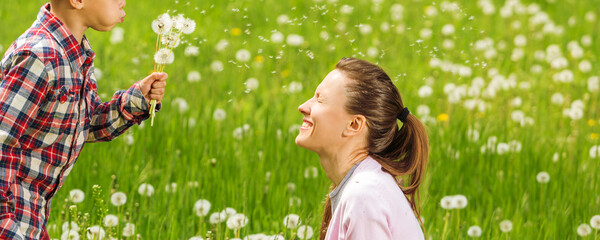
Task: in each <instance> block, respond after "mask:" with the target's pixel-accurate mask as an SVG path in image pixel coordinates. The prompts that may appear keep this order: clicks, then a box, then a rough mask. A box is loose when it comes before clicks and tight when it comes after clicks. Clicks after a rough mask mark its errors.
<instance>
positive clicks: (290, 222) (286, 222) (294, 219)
mask: <svg viewBox="0 0 600 240" xmlns="http://www.w3.org/2000/svg"><path fill="white" fill-rule="evenodd" d="M299 224H300V216H298V215H296V214H289V215H287V216H285V217H284V218H283V226H285V227H287V228H289V229H295V228H297V227H298V225H299Z"/></svg>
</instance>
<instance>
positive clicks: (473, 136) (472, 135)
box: [467, 128, 479, 142]
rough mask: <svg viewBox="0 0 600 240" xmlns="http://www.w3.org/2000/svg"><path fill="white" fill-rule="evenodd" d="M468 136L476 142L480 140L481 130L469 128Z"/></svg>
mask: <svg viewBox="0 0 600 240" xmlns="http://www.w3.org/2000/svg"><path fill="white" fill-rule="evenodd" d="M467 137H468V139H469V141H472V142H476V141H479V131H477V129H472V128H469V129H468V130H467Z"/></svg>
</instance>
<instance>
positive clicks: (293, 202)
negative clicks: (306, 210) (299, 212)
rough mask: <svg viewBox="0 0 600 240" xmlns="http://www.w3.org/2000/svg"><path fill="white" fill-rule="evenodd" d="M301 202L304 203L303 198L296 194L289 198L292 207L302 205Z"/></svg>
mask: <svg viewBox="0 0 600 240" xmlns="http://www.w3.org/2000/svg"><path fill="white" fill-rule="evenodd" d="M300 204H302V199H300V198H299V197H296V196H292V197H290V200H289V205H290V207H294V206H300Z"/></svg>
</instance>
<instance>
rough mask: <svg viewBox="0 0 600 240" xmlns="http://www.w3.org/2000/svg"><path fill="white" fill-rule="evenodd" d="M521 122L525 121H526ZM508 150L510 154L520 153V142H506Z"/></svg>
mask: <svg viewBox="0 0 600 240" xmlns="http://www.w3.org/2000/svg"><path fill="white" fill-rule="evenodd" d="M523 121H527V120H526V119H525V120H523ZM508 148H509V150H510V151H512V152H521V148H522V145H521V142H519V141H517V140H512V141H510V142H508Z"/></svg>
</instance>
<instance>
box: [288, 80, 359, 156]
mask: <svg viewBox="0 0 600 240" xmlns="http://www.w3.org/2000/svg"><path fill="white" fill-rule="evenodd" d="M345 82H346V77H345V76H344V75H343V74H342V72H340V71H339V70H337V69H336V70H333V71H331V72H330V73H329V74H327V76H326V77H325V79H323V81H322V82H321V84H319V86H318V87H317V89H316V91H315V95H314V96H313V97H312V98H311V99H308V100H307V101H306V102H305V103H303V104H302V105H300V107H298V110H300V113H302V114H303V115H304V118H303V119H302V120H303V122H302V127H300V133H298V136H297V137H296V144H297V145H298V146H300V147H303V148H306V149H308V150H311V151H313V152H316V153H317V154H320V153H326V152H331V151H335V149H336V147H337V146H339V144H341V143H342V133H343V131H344V129H345V128H346V126H347V125H348V124H349V123H350V121H351V119H352V115H350V114H349V113H347V112H346V110H345V108H344V105H345V103H346V92H345V89H344V86H345Z"/></svg>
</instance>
